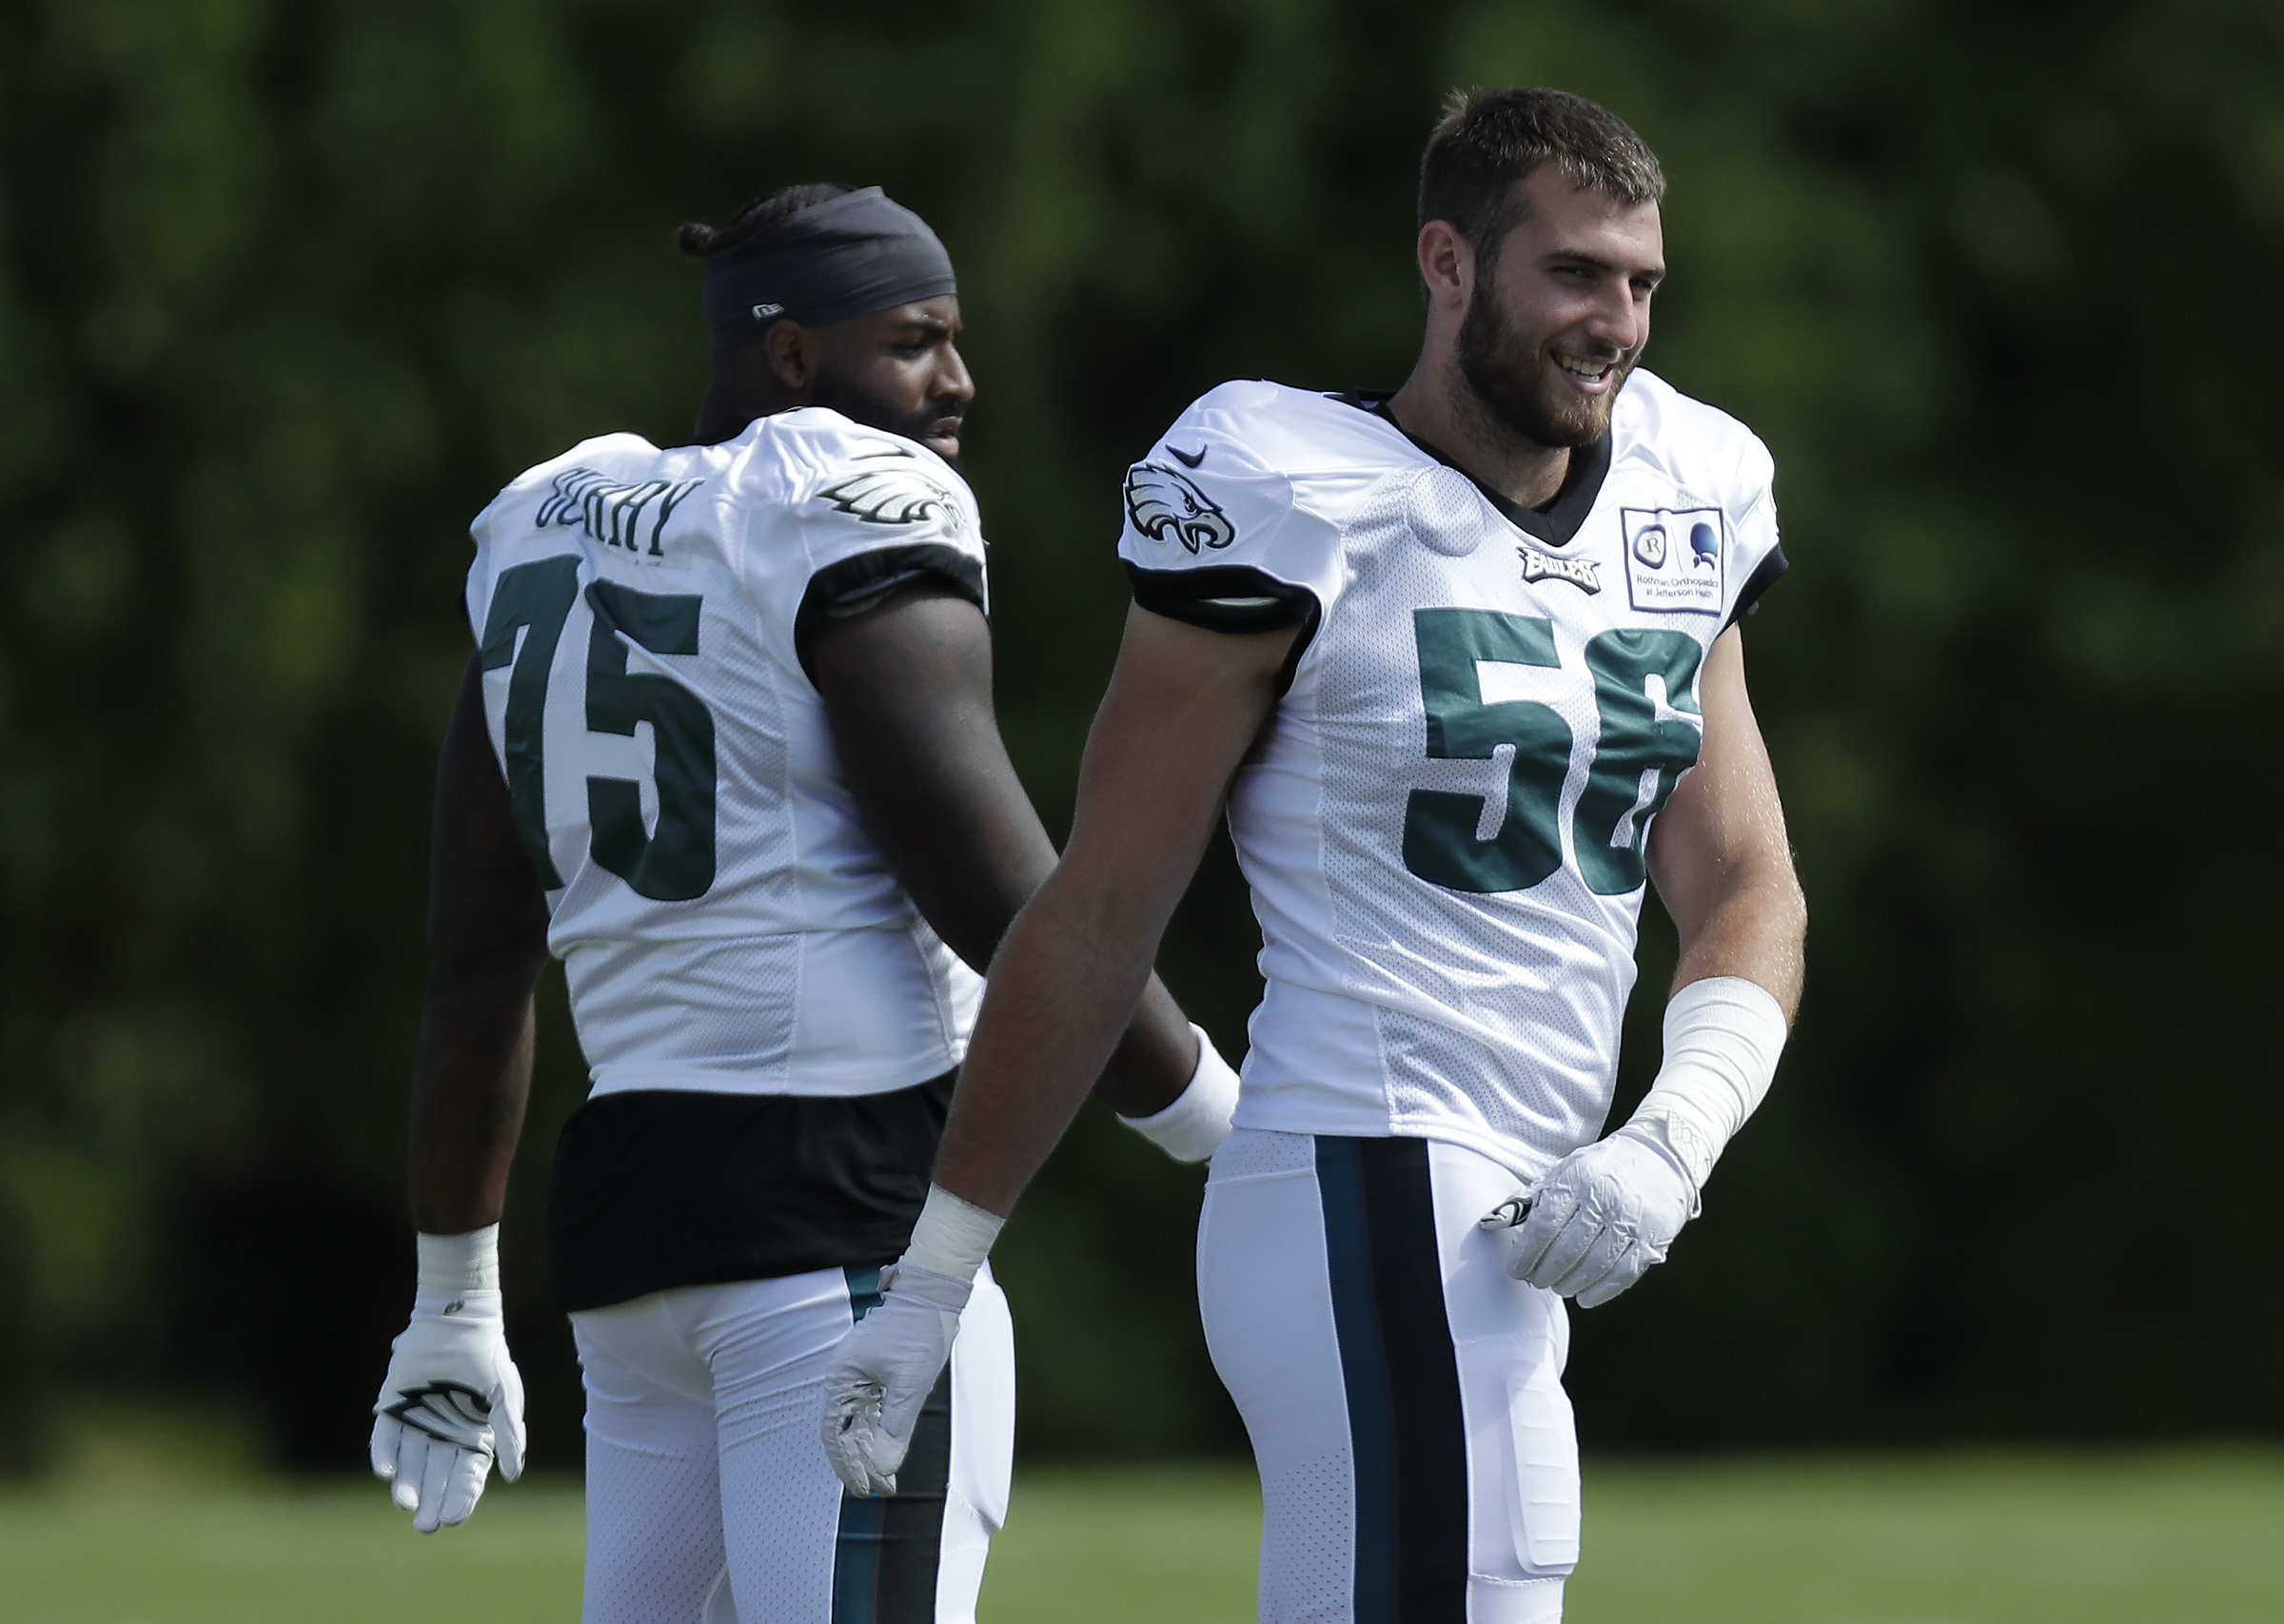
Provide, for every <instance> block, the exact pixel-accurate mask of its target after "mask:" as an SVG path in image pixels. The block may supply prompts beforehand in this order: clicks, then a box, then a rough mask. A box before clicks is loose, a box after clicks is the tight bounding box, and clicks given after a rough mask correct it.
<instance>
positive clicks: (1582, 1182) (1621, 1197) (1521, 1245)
mask: <svg viewBox="0 0 2284 1624" xmlns="http://www.w3.org/2000/svg"><path fill="white" fill-rule="evenodd" d="M1696 1211H1697V1186H1696V1185H1695V1184H1691V1183H1690V1181H1689V1176H1688V1174H1687V1173H1685V1172H1684V1171H1683V1168H1682V1164H1681V1162H1680V1160H1679V1159H1678V1158H1677V1157H1676V1156H1675V1155H1674V1153H1673V1151H1672V1150H1671V1149H1670V1148H1668V1147H1667V1146H1666V1145H1664V1143H1663V1139H1662V1135H1661V1134H1660V1133H1659V1131H1658V1129H1657V1127H1656V1126H1654V1125H1647V1126H1645V1125H1638V1124H1631V1123H1629V1124H1628V1125H1625V1126H1624V1127H1622V1128H1620V1129H1619V1130H1618V1131H1617V1132H1616V1133H1613V1134H1611V1135H1610V1136H1609V1137H1608V1138H1607V1139H1604V1140H1598V1141H1596V1142H1595V1143H1594V1144H1592V1145H1585V1146H1582V1147H1581V1148H1579V1149H1577V1150H1573V1151H1572V1152H1571V1153H1570V1154H1569V1155H1567V1156H1565V1157H1564V1158H1563V1159H1562V1160H1561V1161H1560V1162H1557V1163H1556V1164H1554V1165H1553V1166H1552V1167H1551V1168H1549V1169H1547V1172H1546V1177H1545V1178H1544V1179H1541V1180H1540V1181H1539V1183H1538V1185H1537V1187H1536V1188H1535V1189H1532V1190H1530V1191H1529V1192H1527V1194H1526V1195H1523V1196H1518V1197H1516V1198H1515V1199H1514V1200H1511V1201H1506V1202H1503V1203H1500V1205H1499V1206H1498V1207H1497V1208H1496V1209H1495V1210H1493V1211H1492V1212H1491V1213H1489V1214H1488V1215H1487V1216H1486V1217H1485V1219H1484V1220H1483V1227H1484V1228H1486V1229H1487V1230H1489V1231H1491V1233H1492V1235H1493V1236H1494V1238H1496V1239H1497V1240H1498V1242H1500V1245H1501V1246H1502V1247H1503V1249H1504V1250H1505V1252H1506V1272H1507V1273H1508V1274H1510V1275H1512V1276H1514V1277H1515V1279H1517V1280H1519V1281H1522V1282H1526V1284H1529V1285H1535V1286H1541V1287H1544V1288H1545V1289H1546V1290H1548V1291H1551V1292H1555V1293H1557V1294H1559V1295H1561V1296H1564V1297H1571V1298H1575V1299H1577V1301H1578V1305H1579V1306H1580V1307H1581V1308H1593V1307H1597V1306H1599V1305H1601V1304H1602V1303H1605V1302H1607V1301H1609V1300H1610V1299H1611V1298H1613V1297H1616V1296H1617V1295H1618V1294H1619V1293H1620V1292H1622V1291H1624V1289H1625V1288H1626V1287H1627V1286H1629V1285H1631V1284H1633V1283H1634V1282H1636V1281H1638V1280H1640V1279H1641V1278H1642V1277H1643V1276H1644V1274H1646V1273H1647V1272H1648V1271H1649V1266H1650V1265H1651V1264H1652V1263H1660V1262H1664V1261H1665V1249H1666V1248H1667V1247H1669V1246H1671V1245H1672V1244H1673V1238H1674V1237H1675V1236H1677V1235H1679V1234H1680V1233H1681V1232H1682V1225H1683V1224H1684V1223H1688V1222H1689V1220H1690V1219H1691V1218H1692V1217H1693V1216H1694V1215H1695V1214H1696Z"/></svg>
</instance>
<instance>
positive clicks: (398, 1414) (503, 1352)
mask: <svg viewBox="0 0 2284 1624" xmlns="http://www.w3.org/2000/svg"><path fill="white" fill-rule="evenodd" d="M373 1415H374V1418H375V1419H374V1421H373V1472H374V1475H375V1476H376V1477H382V1478H384V1479H386V1480H387V1481H388V1482H389V1484H390V1488H389V1497H390V1498H392V1499H394V1500H395V1501H396V1502H397V1504H399V1505H400V1506H403V1507H404V1509H405V1510H406V1511H408V1512H410V1513H412V1526H413V1527H415V1528H417V1529H419V1530H420V1531H421V1532H422V1533H423V1534H433V1533H435V1532H436V1531H437V1530H438V1529H439V1528H441V1527H443V1526H445V1525H447V1524H451V1523H457V1522H465V1521H466V1520H467V1518H468V1514H469V1513H470V1512H472V1511H474V1510H475V1509H476V1501H477V1498H478V1497H480V1496H482V1493H483V1482H484V1477H485V1476H486V1475H487V1474H488V1473H489V1472H490V1471H491V1469H492V1461H493V1459H494V1458H495V1457H497V1458H498V1459H499V1462H500V1475H501V1476H502V1477H505V1478H506V1479H507V1480H508V1481H509V1482H511V1483H512V1482H514V1481H515V1480H516V1479H517V1478H518V1477H522V1475H523V1378H522V1376H520V1375H519V1374H517V1371H516V1363H515V1360H512V1359H510V1358H508V1356H507V1329H506V1321H505V1319H504V1318H503V1316H502V1311H501V1302H500V1293H499V1292H498V1291H497V1290H468V1291H456V1292H441V1291H423V1292H422V1293H421V1294H420V1295H419V1296H418V1297H417V1298H416V1299H414V1301H413V1309H412V1322H411V1323H410V1324H408V1325H406V1326H405V1327H404V1335H402V1336H400V1337H399V1338H398V1339H397V1340H396V1341H395V1343H394V1344H393V1351H392V1353H391V1355H390V1357H389V1361H388V1375H387V1376H386V1377H385V1378H384V1379H383V1380H382V1383H381V1397H380V1399H377V1400H376V1401H375V1402H374V1404H373Z"/></svg>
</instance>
